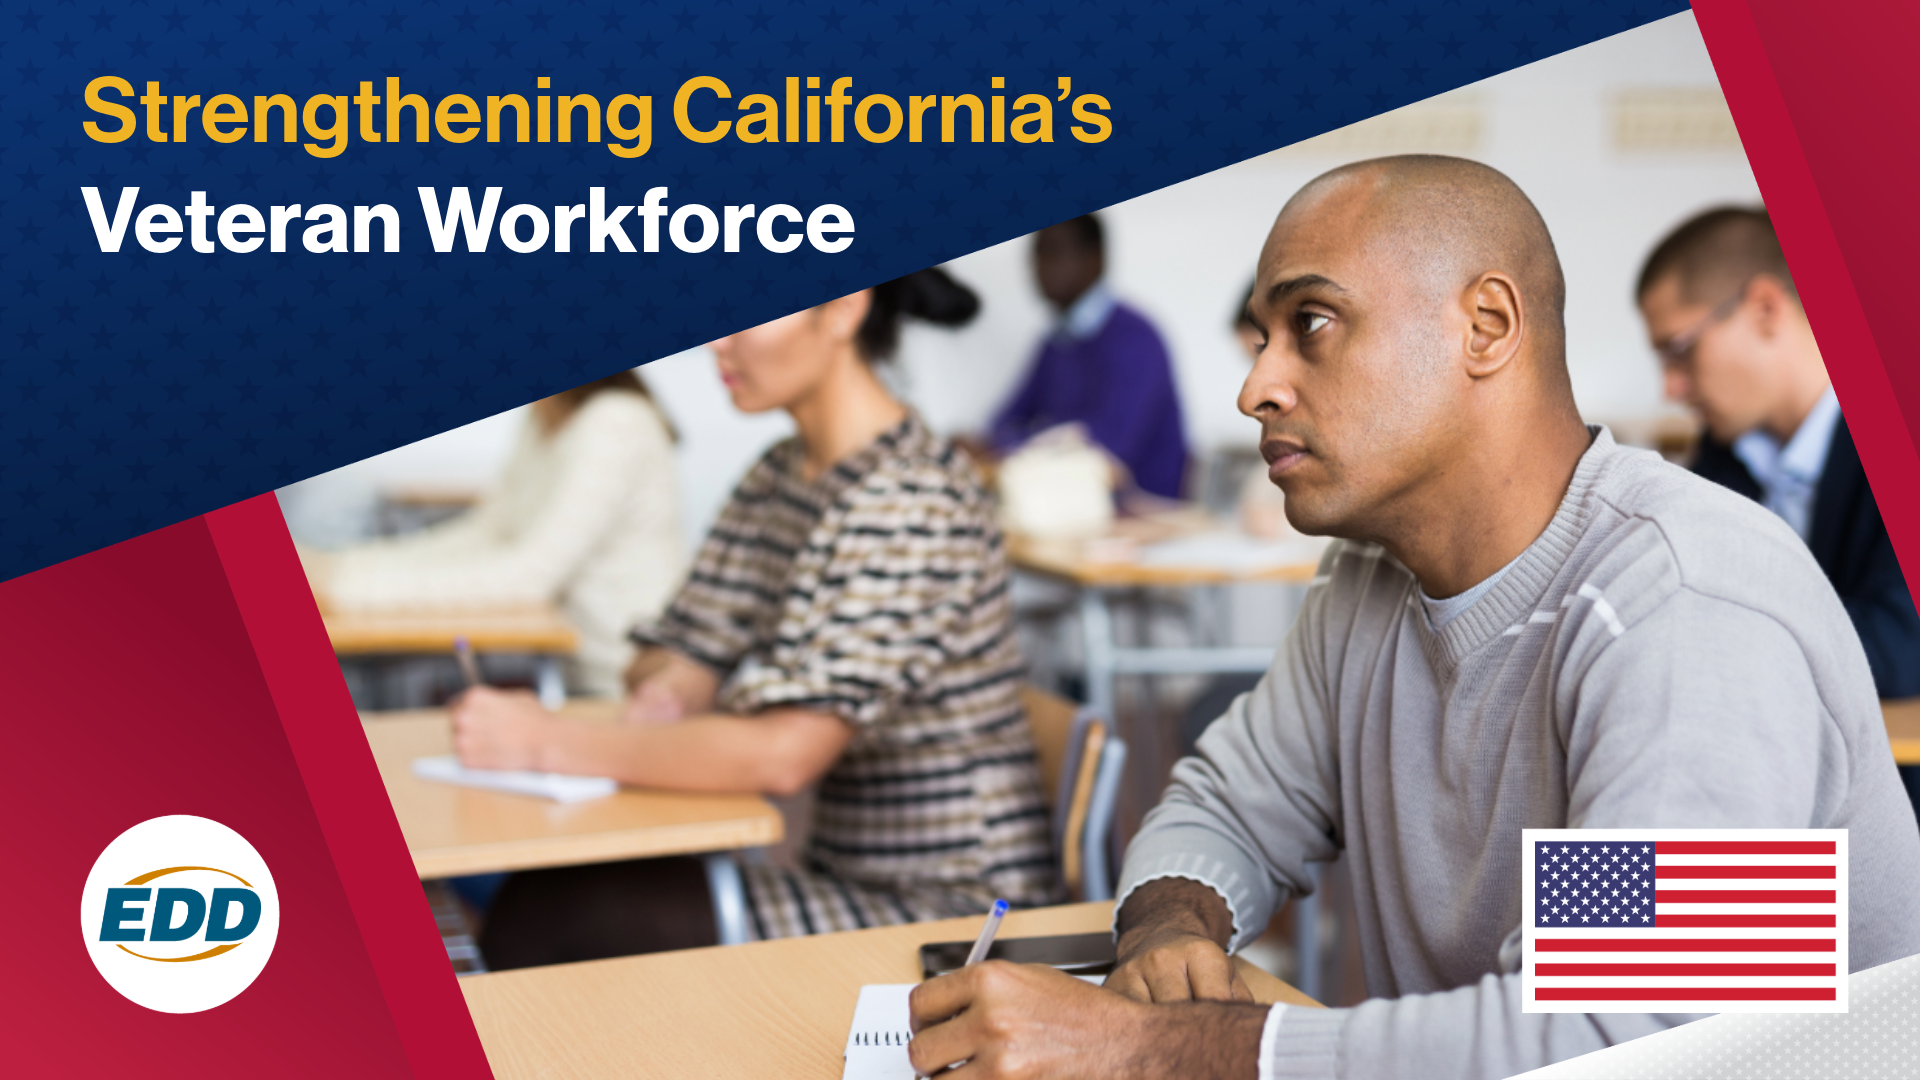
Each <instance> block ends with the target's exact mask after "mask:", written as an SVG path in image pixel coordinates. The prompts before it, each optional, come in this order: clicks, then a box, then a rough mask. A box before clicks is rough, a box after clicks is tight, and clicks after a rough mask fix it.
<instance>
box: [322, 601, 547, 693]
mask: <svg viewBox="0 0 1920 1080" xmlns="http://www.w3.org/2000/svg"><path fill="white" fill-rule="evenodd" d="M315 598H316V599H317V600H318V601H319V602H320V612H321V614H320V617H321V620H322V621H324V622H325V623H326V626H327V637H328V639H330V640H331V641H332V642H333V652H334V655H336V656H340V657H352V658H367V657H376V656H396V655H397V656H406V655H421V656H427V655H436V656H447V655H450V654H451V653H452V652H453V643H454V641H455V639H457V638H462V637H464V638H466V639H467V644H468V645H470V646H472V647H473V650H474V651H475V652H482V653H487V652H502V653H530V654H532V655H533V656H534V657H536V658H537V659H538V666H537V667H536V668H535V674H534V687H535V689H536V690H537V691H538V692H539V694H540V702H541V704H543V705H545V706H547V707H548V708H550V709H551V708H557V707H559V706H560V704H561V703H562V702H564V701H566V700H567V683H566V676H565V675H564V674H563V673H562V672H561V670H560V659H561V657H564V656H568V655H570V654H571V653H572V652H573V650H574V646H575V645H576V644H578V642H579V638H580V636H579V634H577V633H575V632H574V629H573V627H572V626H570V625H568V624H567V621H566V620H565V619H563V618H561V617H560V612H559V609H557V608H554V607H552V606H551V605H545V604H542V605H539V606H535V607H527V608H509V609H505V610H492V611H487V610H478V611H471V612H458V611H447V612H429V613H424V614H411V613H409V614H398V613H390V614H379V615H370V614H343V613H340V612H330V611H328V610H327V601H326V597H325V595H324V594H320V593H316V594H315Z"/></svg>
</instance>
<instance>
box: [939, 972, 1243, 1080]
mask: <svg viewBox="0 0 1920 1080" xmlns="http://www.w3.org/2000/svg"><path fill="white" fill-rule="evenodd" d="M908 1001H909V1005H910V1008H911V1009H912V1014H913V1029H914V1032H915V1035H914V1039H913V1042H912V1043H911V1044H910V1045H909V1046H908V1047H907V1056H908V1058H909V1060H911V1061H912V1062H913V1067H914V1069H915V1070H917V1071H918V1072H920V1073H921V1074H923V1075H932V1076H945V1075H946V1074H945V1073H943V1072H941V1070H942V1069H944V1068H945V1067H946V1066H948V1065H952V1064H955V1063H958V1062H966V1064H965V1065H964V1066H963V1067H961V1068H960V1069H958V1070H956V1071H955V1073H954V1074H953V1075H954V1076H955V1077H956V1080H976V1078H978V1080H1082V1078H1085V1080H1096V1078H1097V1080H1126V1078H1130V1077H1140V1078H1146V1077H1167V1076H1178V1077H1181V1078H1182V1080H1213V1078H1225V1077H1236V1078H1245V1077H1251V1076H1253V1075H1254V1073H1255V1071H1256V1070H1257V1068H1258V1063H1257V1061H1256V1060H1255V1059H1256V1058H1257V1057H1258V1055H1259V1051H1260V1032H1261V1028H1262V1026H1263V1025H1264V1024H1265V1021H1266V1011H1265V1010H1264V1009H1261V1008H1258V1007H1243V1006H1218V1005H1204V1006H1200V1005H1190V1006H1176V1007H1173V1008H1150V1007H1148V1006H1145V1005H1142V1004H1140V1003H1138V1002H1135V1001H1130V1000H1128V999H1126V998H1124V997H1121V996H1120V995H1118V994H1113V993H1109V992H1107V991H1106V990H1102V989H1099V988H1097V987H1094V986H1092V985H1089V984H1088V983H1084V982H1082V981H1080V980H1079V979H1076V978H1073V977H1072V976H1070V975H1065V974H1062V973H1061V972H1058V971H1055V970H1053V969H1052V968H1049V967H1043V966H1040V965H1034V964H1009V963H1006V962H1005V961H1000V960H989V961H987V962H986V963H984V964H975V965H973V966H971V967H967V968H962V969H961V970H959V971H956V972H954V973H953V974H951V975H942V976H941V977H939V978H937V979H933V980H930V981H928V982H925V983H922V984H921V985H919V986H917V987H915V988H914V991H913V995H912V997H911V998H909V999H908Z"/></svg>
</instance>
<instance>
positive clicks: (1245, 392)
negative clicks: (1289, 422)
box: [1236, 342, 1300, 419]
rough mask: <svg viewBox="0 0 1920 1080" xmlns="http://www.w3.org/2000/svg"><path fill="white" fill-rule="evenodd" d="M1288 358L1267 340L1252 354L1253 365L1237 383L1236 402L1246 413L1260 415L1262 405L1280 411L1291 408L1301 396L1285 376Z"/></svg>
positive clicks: (1247, 414) (1290, 409) (1243, 412)
mask: <svg viewBox="0 0 1920 1080" xmlns="http://www.w3.org/2000/svg"><path fill="white" fill-rule="evenodd" d="M1287 368H1288V364H1287V358H1286V357H1285V356H1284V355H1283V354H1282V352H1281V349H1280V347H1279V346H1278V345H1276V344H1274V343H1271V342H1269V343H1268V345H1267V347H1266V348H1264V349H1262V350H1260V355H1258V356H1256V357H1254V358H1253V368H1252V369H1251V370H1249V371H1248V372H1247V379H1246V381H1245V382H1243V383H1241V384H1240V398H1239V400H1238V401H1237V402H1236V404H1237V405H1238V406H1239V407H1240V412H1241V413H1242V414H1243V415H1245V416H1251V417H1254V418H1256V419H1257V418H1259V416H1260V414H1261V407H1262V406H1267V407H1269V408H1271V409H1277V410H1279V411H1280V412H1282V413H1287V412H1291V411H1293V407H1294V405H1296V404H1298V403H1299V400H1300V396H1299V394H1298V392H1297V391H1296V390H1295V389H1294V387H1293V383H1292V380H1291V379H1289V378H1288V377H1287Z"/></svg>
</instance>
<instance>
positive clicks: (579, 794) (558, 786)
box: [413, 754, 620, 803]
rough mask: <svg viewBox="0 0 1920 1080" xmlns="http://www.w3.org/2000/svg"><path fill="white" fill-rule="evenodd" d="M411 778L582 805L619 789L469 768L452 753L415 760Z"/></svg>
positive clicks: (602, 780)
mask: <svg viewBox="0 0 1920 1080" xmlns="http://www.w3.org/2000/svg"><path fill="white" fill-rule="evenodd" d="M413 775H415V776H417V777H419V778H420V779H422V780H435V781H438V782H440V783H442V784H460V785H463V786H465V787H477V788H487V789H488V790H490V791H509V792H512V793H513V794H515V795H533V796H536V797H538V798H542V799H552V800H553V801H554V802H561V803H577V802H585V801H586V800H588V799H598V798H602V797H604V796H607V795H611V794H613V793H614V792H615V791H618V790H620V784H619V783H618V782H617V781H614V780H611V779H609V778H607V777H604V776H568V775H567V774H565V773H549V772H526V771H523V770H519V769H469V768H467V767H466V766H465V765H462V764H460V759H459V758H457V757H455V756H454V755H452V754H443V755H441V756H439V757H423V758H415V759H414V761H413Z"/></svg>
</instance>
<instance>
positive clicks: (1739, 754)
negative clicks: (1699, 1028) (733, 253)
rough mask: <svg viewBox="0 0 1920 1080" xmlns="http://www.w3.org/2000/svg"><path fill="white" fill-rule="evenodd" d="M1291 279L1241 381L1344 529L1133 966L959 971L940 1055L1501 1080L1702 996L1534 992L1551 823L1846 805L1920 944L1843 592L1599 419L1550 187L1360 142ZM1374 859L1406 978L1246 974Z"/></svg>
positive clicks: (1315, 187) (1249, 1073)
mask: <svg viewBox="0 0 1920 1080" xmlns="http://www.w3.org/2000/svg"><path fill="white" fill-rule="evenodd" d="M1258 271H1259V272H1258V280H1257V283H1256V287H1255V291H1254V297H1253V300H1252V302H1251V305H1250V306H1251V309H1252V315H1253V318H1254V321H1255V323H1256V325H1258V326H1259V327H1260V329H1261V330H1262V332H1263V333H1264V334H1265V335H1266V341H1265V345H1264V347H1263V348H1262V350H1261V352H1260V355H1259V357H1258V359H1257V360H1256V361H1255V366H1254V369H1253V372H1252V374H1251V375H1250V376H1249V377H1248V379H1247V382H1246V385H1245V387H1244V388H1243V389H1242V391H1241V396H1240V408H1241V410H1242V411H1243V412H1245V413H1246V414H1247V415H1249V416H1251V417H1253V418H1255V419H1257V420H1258V421H1259V422H1260V426H1261V451H1262V453H1263V454H1264V455H1265V457H1266V459H1267V461H1268V462H1269V463H1270V475H1271V476H1272V478H1273V481H1274V482H1275V483H1276V484H1278V485H1279V486H1280V487H1281V488H1282V489H1283V490H1284V491H1285V493H1286V506H1287V517H1288V518H1289V519H1290V520H1291V521H1292V522H1293V524H1294V525H1295V526H1296V527H1298V528H1300V529H1301V530H1302V531H1304V532H1309V533H1320V534H1329V535H1333V536H1337V537H1341V538H1342V542H1341V543H1337V544H1335V545H1333V546H1332V547H1331V548H1330V549H1329V551H1328V553H1327V555H1326V558H1325V560H1324V561H1323V562H1322V564H1321V567H1320V573H1319V576H1317V577H1316V578H1315V579H1314V582H1313V585H1312V588H1311V590H1310V592H1309V594H1308V599H1307V602H1306V604H1305V607H1304V609H1303V611H1302V613H1301V616H1300V619H1299V621H1298V623H1297V624H1296V625H1295V626H1294V628H1293V630H1292V631H1291V632H1290V633H1289V634H1288V637H1287V640H1286V642H1285V643H1284V644H1283V645H1282V646H1281V649H1280V651H1279V653H1278V655H1276V657H1275V658H1274V663H1273V666H1272V667H1271V668H1270V669H1269V671H1268V673H1267V675H1266V677H1265V679H1264V680H1262V682H1261V683H1260V685H1259V686H1258V687H1256V688H1255V689H1254V690H1253V691H1252V692H1251V693H1249V694H1247V695H1245V696H1243V697H1242V698H1240V699H1239V700H1238V701H1236V702H1235V703H1234V705H1233V707H1232V708H1231V709H1230V710H1229V711H1228V712H1227V713H1226V715H1225V716H1223V717H1222V718H1221V719H1220V720H1218V721H1216V722H1215V723H1214V724H1213V726H1212V727H1211V728H1210V729H1209V730H1208V731H1207V733H1206V734H1205V735H1204V736H1203V737H1202V738H1201V739H1200V742H1199V746H1198V749H1197V750H1196V752H1195V755H1194V756H1192V757H1189V758H1186V759H1184V760H1183V761H1181V762H1180V764H1179V765H1178V766H1177V767H1176V768H1175V770H1174V778H1173V784H1172V785H1171V787H1170V788H1169V790H1168V792H1167V795H1166V797H1165V799H1164V800H1163V801H1162V803H1161V804H1160V806H1159V807H1157V808H1156V809H1155V810H1154V811H1153V813H1152V814H1150V815H1149V816H1148V818H1147V820H1146V823H1145V825H1144V826H1143V827H1142V830H1141V832H1140V835H1139V836H1138V837H1136V838H1135V840H1134V842H1133V845H1132V846H1131V848H1130V849H1129V850H1128V853H1127V860H1126V865H1125V867H1124V868H1123V870H1122V874H1121V899H1120V902H1119V910H1118V916H1117V919H1116V930H1117V932H1118V935H1119V937H1118V949H1119V956H1120V965H1119V967H1118V968H1117V969H1116V970H1115V971H1114V973H1113V975H1112V976H1111V977H1110V978H1109V979H1108V980H1107V989H1104V990H1102V989H1096V988H1094V987H1091V986H1087V985H1085V984H1083V983H1080V982H1077V981H1075V980H1071V979H1068V978H1066V977H1065V976H1062V975H1060V974H1058V973H1057V972H1053V971H1050V970H1047V969H1044V968H1032V967H1020V966H1013V965H1007V964H998V963H993V964H984V965H979V966H977V967H974V968H969V969H966V970H965V971H962V972H960V973H957V974H954V975H950V976H946V977H943V978H940V979H935V980H932V981H930V982H928V983H926V984H924V985H922V986H920V987H919V988H917V989H916V990H915V992H914V995H913V1002H912V1004H913V1015H914V1022H915V1025H916V1030H917V1032H918V1034H917V1036H916V1037H915V1039H914V1041H913V1043H912V1046H911V1048H910V1050H911V1054H912V1057H913V1062H914V1065H915V1066H916V1067H917V1068H919V1069H920V1070H922V1071H923V1072H933V1071H936V1070H937V1069H938V1068H939V1067H940V1066H943V1065H946V1064H949V1063H951V1062H955V1061H960V1060H969V1061H970V1062H971V1064H969V1065H968V1066H967V1067H966V1069H965V1070H963V1071H962V1072H961V1073H960V1075H962V1076H967V1077H988V1078H999V1077H1022V1078H1047V1077H1120V1076H1179V1077H1182V1078H1207V1077H1240V1078H1252V1077H1255V1076H1256V1075H1257V1076H1258V1077H1260V1078H1261V1080H1268V1078H1274V1077H1405V1076H1420V1077H1422V1078H1423V1080H1441V1078H1449V1077H1463V1078H1464V1077H1475V1078H1479V1077H1484V1078H1497V1077H1506V1076H1511V1075H1513V1074H1514V1073H1518V1072H1523V1071H1525V1070H1528V1069H1532V1068H1536V1067H1539V1066H1543V1065H1546V1064H1549V1063H1551V1062H1553V1061H1557V1060H1560V1059H1563V1058H1567V1057H1572V1056H1574V1055H1577V1054H1581V1053H1585V1052H1588V1051H1591V1050H1597V1049H1600V1048H1601V1047H1604V1046H1606V1045H1608V1044H1611V1043H1615V1042H1619V1041H1622V1040H1625V1039H1630V1038H1634V1037H1637V1036H1639V1035H1643V1034H1647V1033H1649V1032H1652V1031H1656V1030H1659V1029H1661V1028H1664V1027H1667V1026H1670V1025H1672V1024H1675V1023H1678V1022H1682V1021H1684V1020H1686V1019H1690V1017H1687V1016H1684V1015H1671V1016H1653V1015H1633V1014H1594V1015H1586V1014H1523V1013H1522V1012H1521V1003H1520V989H1521V987H1520V982H1521V980H1520V976H1519V974H1518V970H1519V956H1520V937H1521V934H1520V925H1521V919H1522V913H1521V895H1520V894H1521V863H1520V859H1521V843H1520V830H1521V829H1522V828H1647V827H1688V828H1757V827H1772V828H1843V829H1848V830H1849V840H1848V842H1849V845H1850V849H1851V863H1850V874H1849V881H1848V887H1849V918H1850V921H1851V941H1850V952H1849V961H1850V964H1851V966H1852V967H1853V968H1855V969H1858V968H1862V967H1869V966H1872V965H1875V964H1881V963H1885V962H1887V961H1890V960H1894V959H1897V958H1899V957H1903V956H1907V955H1910V954H1912V953H1915V952H1920V919H1917V917H1916V914H1915V902H1914V898H1915V897H1916V896H1920V831H1917V830H1916V827H1915V823H1914V818H1913V815H1912V813H1911V812H1910V811H1908V810H1907V808H1906V806H1905V800H1904V798H1903V795H1902V793H1901V790H1900V785H1899V781H1898V780H1897V778H1896V776H1895V773H1894V766H1893V761H1892V756H1891V754H1890V753H1889V752H1888V749H1887V744H1886V737H1885V733H1884V731H1883V730H1882V728H1881V722H1880V713H1879V708H1878V702H1877V700H1876V699H1875V697H1874V693H1873V682H1872V678H1871V677H1870V675H1869V673H1868V669H1867V661H1866V657H1865V655H1864V654H1863V653H1862V651H1861V648H1860V642H1859V639H1858V638H1857V637H1856V636H1855V635H1854V634H1853V633H1852V630H1851V628H1850V626H1849V625H1848V622H1847V615H1846V611H1845V610H1844V609H1843V608H1842V607H1841V605H1840V602H1839V600H1838V599H1837V598H1836V597H1835V595H1834V592H1833V589H1832V587H1831V586H1830V585H1829V584H1828V583H1827V581H1826V579H1825V577H1823V576H1822V575H1821V573H1820V569H1819V567H1818V566H1817V565H1815V563H1814V561H1813V559H1812V558H1811V557H1810V556H1809V555H1808V554H1807V551H1806V547H1805V545H1803V544H1801V543H1800V541H1799V539H1798V538H1797V537H1796V536H1795V535H1794V534H1793V532H1792V530H1791V529H1789V528H1787V526H1786V525H1785V524H1783V523H1782V522H1781V521H1780V520H1779V519H1778V518H1776V517H1775V516H1774V515H1772V514H1770V513H1768V512H1766V510H1764V509H1763V508H1762V507H1760V506H1759V505H1758V504H1757V503H1754V502H1753V501H1751V500H1748V499H1744V498H1741V497H1739V496H1737V495H1735V494H1733V493H1732V492H1729V491H1727V490H1726V489H1724V488H1721V487H1718V486H1716V485H1714V484H1711V483H1708V482H1707V481H1705V480H1702V479H1699V478H1698V477H1695V476H1692V475H1690V474H1689V473H1687V472H1686V471H1685V470H1683V469H1680V468H1677V467H1675V466H1672V465H1669V464H1667V463H1665V462H1663V461H1661V460H1660V459H1659V458H1658V457H1657V456H1655V455H1652V454H1649V453H1645V452H1641V451H1634V450H1628V449H1624V448H1622V447H1620V446H1618V445H1616V444H1615V443H1614V441H1613V439H1612V438H1611V437H1610V436H1609V435H1608V434H1607V433H1606V432H1605V431H1604V430H1600V429H1595V428H1589V427H1587V426H1586V425H1584V424H1583V423H1582V422H1581V420H1580V417H1579V414H1578V412H1577V411H1576V410H1575V408H1574V402H1573V395H1572V391H1571V389H1570V387H1569V382H1568V377H1567V369H1566V360H1565V342H1564V333H1563V328H1562V320H1561V310H1562V303H1563V299H1564V286H1563V283H1562V278H1561V274H1560V267H1559V261H1558V258H1557V256H1556V255H1555V253H1554V250H1553V242H1552V240H1551V238H1550V237H1549V236H1548V233H1547V230H1546V226H1545V224H1544V222H1542V220H1541V218H1540V215H1539V214H1538V212H1537V211H1536V210H1535V209H1534V207H1533V205H1532V204H1531V203H1530V202H1529V201H1528V200H1527V198H1526V197H1525V196H1524V195H1523V194H1522V193H1521V192H1520V191H1519V189H1518V188H1516V187H1515V186H1514V185H1513V183H1512V182H1511V181H1510V180H1508V179H1507V178H1506V177H1505V176H1502V175H1501V174H1500V173H1498V172H1495V171H1494V170H1492V169H1489V168H1486V167H1485V166H1482V165H1477V164H1474V163H1471V162H1466V161H1461V160H1457V159H1451V158H1436V157H1407V158H1389V159H1384V160H1379V161H1370V162H1364V163H1361V164H1358V165H1353V166H1349V167H1346V168H1342V169H1338V170H1335V171H1334V172H1331V173H1328V174H1326V175H1325V176H1322V177H1320V178H1318V179H1316V180H1315V181H1313V182H1312V183H1311V184H1308V185H1307V186H1306V187H1305V188H1304V189H1302V190H1301V191H1300V193H1299V194H1297V195H1295V196H1294V198H1293V199H1292V200H1291V201H1290V202H1288V204H1287V206H1286V208H1285V209H1284V210H1282V211H1281V213H1280V217H1279V219H1278V220H1277V221H1276V222H1275V223H1274V226H1273V230H1272V232H1271V233H1270V235H1269V236H1268V238H1267V243H1266V247H1265V249H1264V250H1263V251H1262V252H1261V255H1260V262H1259V267H1258ZM1343 850H1344V851H1345V853H1346V854H1347V856H1348V858H1349V859H1350V860H1351V862H1352V866H1353V874H1354V885H1355V894H1356V896H1355V900H1356V905H1357V914H1358V926H1357V928H1356V929H1357V932H1358V935H1359V939H1360V947H1361V956H1362V960H1363V962H1364V964H1365V968H1366V974H1367V985H1368V989H1369V991H1370V993H1371V994H1372V995H1373V999H1372V1000H1370V1001H1368V1002H1367V1003H1365V1004H1363V1005H1361V1006H1359V1007H1357V1008H1351V1009H1325V1010H1322V1009H1306V1008H1282V1007H1274V1008H1271V1009H1268V1008H1263V1007H1259V1006H1255V1005H1252V1004H1250V1003H1248V997H1249V995H1248V994H1247V991H1246V988H1245V987H1244V985H1242V984H1241V983H1240V982H1239V980H1238V979H1236V978H1235V976H1234V974H1233V968H1232V966H1231V964H1230V962H1229V960H1228V953H1229V952H1230V951H1231V950H1233V949H1237V948H1239V947H1240V946H1242V945H1244V944H1246V943H1247V942H1248V941H1251V940H1252V939H1253V938H1254V937H1256V936H1258V935H1259V933H1260V932H1261V931H1262V930H1263V929H1264V928H1265V926H1266V924H1267V920H1268V918H1269V917H1270V916H1271V915H1272V913H1273V912H1274V910H1275V909H1276V908H1277V907H1278V905H1280V904H1281V903H1282V902H1284V901H1285V899H1286V898H1287V897H1288V896H1290V895H1296V894H1299V893H1303V892H1305V891H1307V890H1308V889H1309V888H1311V884H1310V883H1311V880H1312V879H1311V877H1310V875H1309V872H1308V868H1309V865H1310V864H1312V863H1315V862H1325V861H1328V860H1331V859H1333V858H1335V857H1336V856H1337V855H1338V854H1340V852H1341V851H1343ZM1114 991H1118V992H1117V993H1116V992H1114ZM1149 1003H1151V1004H1149ZM948 1018H950V1019H948Z"/></svg>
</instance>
